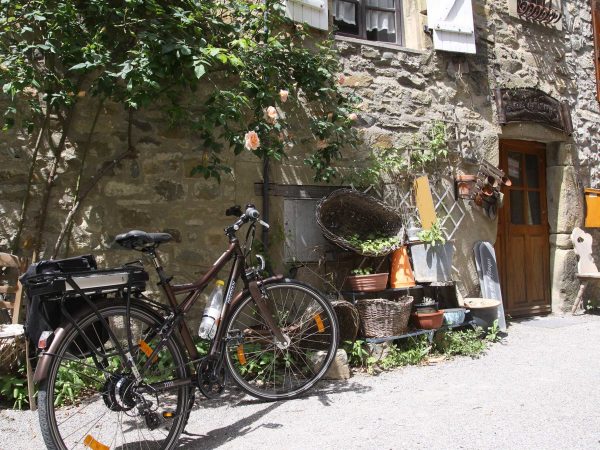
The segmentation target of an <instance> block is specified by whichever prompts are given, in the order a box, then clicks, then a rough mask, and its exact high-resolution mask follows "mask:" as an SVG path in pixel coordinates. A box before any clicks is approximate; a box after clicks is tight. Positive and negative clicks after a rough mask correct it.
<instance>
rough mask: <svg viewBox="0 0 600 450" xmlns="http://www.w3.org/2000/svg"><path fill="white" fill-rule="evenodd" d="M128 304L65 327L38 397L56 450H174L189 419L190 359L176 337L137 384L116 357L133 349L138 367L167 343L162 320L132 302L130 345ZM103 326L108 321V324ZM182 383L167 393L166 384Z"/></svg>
mask: <svg viewBox="0 0 600 450" xmlns="http://www.w3.org/2000/svg"><path fill="white" fill-rule="evenodd" d="M125 308H126V306H125V302H124V301H121V300H118V299H113V300H111V301H108V302H105V303H100V304H98V309H99V312H100V316H101V317H102V320H101V319H100V318H99V317H98V315H97V314H96V313H94V312H91V311H90V312H88V313H87V314H84V315H83V316H81V317H79V318H77V320H76V323H77V325H78V327H79V329H77V327H75V326H73V325H72V324H70V325H68V326H66V327H65V337H64V339H63V340H62V342H61V343H60V344H59V345H58V348H57V349H56V350H55V353H54V354H53V356H52V362H51V364H50V368H49V371H48V377H47V378H46V379H45V380H44V381H43V382H42V383H41V385H40V391H39V418H40V428H41V430H42V435H43V437H44V441H45V443H46V446H47V447H48V448H49V449H72V448H81V449H86V448H92V449H117V448H118V449H128V448H145V449H146V448H147V449H170V448H173V447H174V446H175V444H176V443H177V439H178V438H179V435H180V433H181V432H182V431H183V428H184V426H185V422H186V418H187V409H188V397H189V387H188V386H182V385H181V384H180V385H179V386H177V383H176V382H177V381H181V380H185V379H187V368H186V365H185V361H186V360H185V359H184V354H183V352H182V350H181V347H180V345H179V343H178V341H177V340H176V339H175V337H174V336H173V335H171V336H170V337H169V339H168V340H167V343H166V345H165V346H164V347H163V348H162V350H161V351H160V352H159V353H158V354H157V355H156V356H155V357H154V358H153V361H152V364H151V365H150V367H149V369H148V371H147V372H146V373H145V375H144V377H143V380H142V381H141V382H138V381H137V380H136V378H135V376H134V375H133V374H132V373H131V370H130V369H129V368H128V366H127V364H126V363H125V361H123V358H122V357H121V356H120V355H119V352H118V351H117V345H116V342H114V340H113V339H111V338H110V337H109V333H108V331H107V328H106V326H105V324H106V325H108V327H109V328H110V329H111V331H112V333H113V335H114V336H115V340H117V341H118V342H119V344H120V345H121V347H122V348H123V350H124V351H125V352H127V351H128V350H129V352H130V354H131V357H132V359H133V361H134V362H135V366H136V367H137V368H138V370H139V369H141V367H142V366H143V365H144V363H146V361H147V360H148V357H149V356H150V355H151V354H152V349H153V348H156V345H157V344H158V342H159V341H160V339H161V337H162V336H161V335H160V334H159V331H160V329H161V325H162V319H161V318H160V317H159V316H157V315H156V314H155V313H154V312H153V311H152V310H151V309H150V308H148V307H146V306H144V305H143V304H139V303H132V305H131V311H130V327H131V332H132V336H133V342H134V348H133V349H129V345H128V344H127V328H126V327H127V325H126V324H127V320H126V309H125ZM103 321H104V322H103ZM169 385H175V387H174V388H171V389H165V386H169Z"/></svg>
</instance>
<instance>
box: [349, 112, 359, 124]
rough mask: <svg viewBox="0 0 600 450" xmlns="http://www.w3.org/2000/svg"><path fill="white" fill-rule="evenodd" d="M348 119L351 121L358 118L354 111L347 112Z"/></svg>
mask: <svg viewBox="0 0 600 450" xmlns="http://www.w3.org/2000/svg"><path fill="white" fill-rule="evenodd" d="M348 120H351V121H352V122H356V121H357V120H358V114H356V113H350V114H348Z"/></svg>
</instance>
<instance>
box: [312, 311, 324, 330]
mask: <svg viewBox="0 0 600 450" xmlns="http://www.w3.org/2000/svg"><path fill="white" fill-rule="evenodd" d="M314 319H315V323H316V324H317V330H318V331H319V333H322V332H324V331H325V325H324V324H323V320H321V315H320V314H315V317H314Z"/></svg>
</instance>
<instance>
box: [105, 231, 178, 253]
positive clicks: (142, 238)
mask: <svg viewBox="0 0 600 450" xmlns="http://www.w3.org/2000/svg"><path fill="white" fill-rule="evenodd" d="M171 239H173V236H171V235H170V234H169V233H146V232H145V231H140V230H131V231H128V232H127V233H123V234H119V235H117V237H116V238H115V242H116V243H117V244H119V245H120V246H122V247H125V248H129V249H132V250H143V249H145V248H148V247H155V246H157V245H159V244H164V243H165V242H169V241H170V240H171Z"/></svg>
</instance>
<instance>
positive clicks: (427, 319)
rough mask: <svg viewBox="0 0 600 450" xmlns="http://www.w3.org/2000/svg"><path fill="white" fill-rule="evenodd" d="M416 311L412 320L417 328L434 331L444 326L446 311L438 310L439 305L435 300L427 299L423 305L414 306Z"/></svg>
mask: <svg viewBox="0 0 600 450" xmlns="http://www.w3.org/2000/svg"><path fill="white" fill-rule="evenodd" d="M414 310H415V311H414V312H413V313H412V318H413V323H414V325H415V327H416V328H419V329H422V330H434V329H436V328H439V327H441V326H442V323H443V321H444V310H438V304H437V302H436V301H435V300H434V299H432V298H429V297H425V298H424V299H423V303H421V304H418V305H414Z"/></svg>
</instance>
